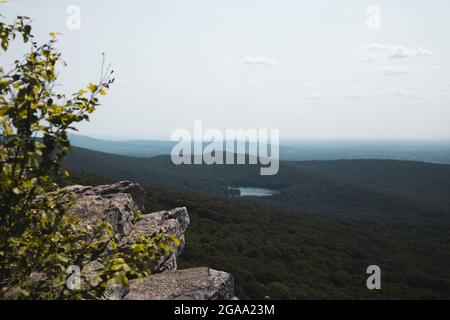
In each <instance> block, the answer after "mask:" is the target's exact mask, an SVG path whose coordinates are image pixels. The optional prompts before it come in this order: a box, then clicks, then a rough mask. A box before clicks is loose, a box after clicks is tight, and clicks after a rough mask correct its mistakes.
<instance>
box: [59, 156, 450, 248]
mask: <svg viewBox="0 0 450 320" xmlns="http://www.w3.org/2000/svg"><path fill="white" fill-rule="evenodd" d="M65 165H66V166H67V167H68V168H69V169H72V170H75V171H78V172H85V173H92V174H97V175H99V176H103V177H107V178H110V179H113V180H133V181H136V182H139V183H141V184H143V185H146V186H156V187H166V188H168V189H171V190H176V191H181V192H193V193H199V194H204V195H209V196H216V197H222V198H227V199H229V198H230V196H229V190H228V187H230V186H246V187H261V188H268V189H274V190H277V191H278V193H277V194H276V195H274V196H272V197H265V198H251V197H250V198H243V199H242V201H251V202H254V203H255V204H258V205H261V206H264V207H268V208H272V209H274V210H277V211H280V210H281V211H284V212H287V213H292V214H294V213H296V214H303V215H305V214H310V215H314V216H317V215H319V216H323V217H330V218H333V219H338V220H340V221H343V222H346V223H353V224H356V225H361V224H370V225H371V226H372V227H376V226H378V227H379V228H381V229H382V228H389V229H392V230H395V231H396V232H401V231H405V232H407V233H411V232H412V233H418V234H421V235H422V236H427V237H438V238H439V239H446V240H449V239H450V235H449V233H448V230H450V200H449V199H450V165H437V164H427V163H420V162H412V161H391V160H339V161H301V162H296V161H282V162H281V163H280V171H279V173H278V174H277V175H275V176H260V174H259V167H258V166H256V165H254V166H252V165H235V166H230V165H222V166H220V165H218V166H207V165H181V166H175V165H173V164H172V162H171V160H170V157H169V156H158V157H154V158H147V159H144V158H133V157H125V156H119V155H111V154H106V153H100V152H94V151H90V150H86V149H77V148H75V149H74V150H73V151H72V152H71V153H70V154H69V156H68V157H67V159H66V161H65Z"/></svg>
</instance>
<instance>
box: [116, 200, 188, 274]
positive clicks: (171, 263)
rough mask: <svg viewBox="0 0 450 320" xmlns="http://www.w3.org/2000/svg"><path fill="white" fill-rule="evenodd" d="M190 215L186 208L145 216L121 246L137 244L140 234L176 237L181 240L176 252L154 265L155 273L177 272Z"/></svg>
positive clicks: (135, 225)
mask: <svg viewBox="0 0 450 320" xmlns="http://www.w3.org/2000/svg"><path fill="white" fill-rule="evenodd" d="M189 222H190V221H189V215H188V213H187V209H186V208H175V209H172V210H168V211H160V212H153V213H150V214H146V215H144V216H143V217H142V218H141V219H139V220H138V221H137V222H136V223H135V224H134V225H133V228H132V229H131V231H130V233H129V234H128V235H127V236H126V237H124V238H123V239H122V242H121V245H125V246H126V245H131V244H133V243H135V242H136V238H137V236H138V235H139V234H140V233H143V234H146V235H148V236H155V235H157V234H159V233H161V232H163V233H166V234H170V235H174V236H176V237H177V238H178V240H180V245H179V246H178V248H177V250H176V252H175V253H174V254H172V255H171V256H169V257H164V258H163V260H164V261H161V263H157V264H156V265H154V267H153V270H154V271H155V272H161V271H166V270H176V269H177V260H176V257H177V256H178V255H179V254H180V253H181V252H182V251H183V249H184V245H185V235H184V233H185V231H186V229H187V227H188V226H189Z"/></svg>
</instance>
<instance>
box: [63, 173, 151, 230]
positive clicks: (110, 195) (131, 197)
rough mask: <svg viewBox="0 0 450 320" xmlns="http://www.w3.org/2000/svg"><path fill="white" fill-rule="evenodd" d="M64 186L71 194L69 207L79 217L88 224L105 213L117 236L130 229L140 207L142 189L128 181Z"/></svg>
mask: <svg viewBox="0 0 450 320" xmlns="http://www.w3.org/2000/svg"><path fill="white" fill-rule="evenodd" d="M66 190H67V191H69V192H70V193H72V194H73V195H74V196H75V203H74V205H73V206H72V208H71V210H73V211H74V212H75V213H76V214H77V215H78V216H79V217H80V218H82V219H83V220H84V221H85V222H86V223H87V224H89V223H92V222H93V221H95V220H97V219H100V218H101V217H105V216H106V218H107V221H108V222H109V223H110V224H111V226H112V227H113V230H114V232H116V233H117V234H118V235H119V236H120V237H124V236H126V235H128V234H129V233H130V231H131V229H132V228H133V221H134V219H135V217H136V216H137V214H138V212H139V211H140V210H143V209H144V207H143V205H144V195H145V192H144V190H143V189H142V188H141V187H140V186H139V185H138V184H136V183H132V182H128V181H123V182H118V183H115V184H112V185H105V186H98V187H85V186H71V187H67V188H66Z"/></svg>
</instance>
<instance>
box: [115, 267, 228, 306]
mask: <svg viewBox="0 0 450 320" xmlns="http://www.w3.org/2000/svg"><path fill="white" fill-rule="evenodd" d="M124 299H125V300H232V299H234V280H233V277H232V276H231V275H230V274H229V273H226V272H222V271H217V270H213V269H210V268H193V269H184V270H178V271H175V272H170V273H169V272H164V273H160V274H155V275H153V276H152V277H149V278H143V279H136V280H132V281H130V285H129V293H128V294H127V295H126V296H125V297H124Z"/></svg>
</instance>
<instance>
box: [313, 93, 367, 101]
mask: <svg viewBox="0 0 450 320" xmlns="http://www.w3.org/2000/svg"><path fill="white" fill-rule="evenodd" d="M365 98H367V97H366V96H365V95H363V94H360V93H357V92H348V93H344V94H333V93H327V92H315V93H310V94H308V95H307V96H305V99H308V100H335V99H345V100H362V99H365Z"/></svg>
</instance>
